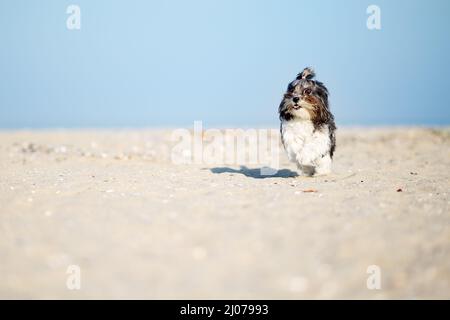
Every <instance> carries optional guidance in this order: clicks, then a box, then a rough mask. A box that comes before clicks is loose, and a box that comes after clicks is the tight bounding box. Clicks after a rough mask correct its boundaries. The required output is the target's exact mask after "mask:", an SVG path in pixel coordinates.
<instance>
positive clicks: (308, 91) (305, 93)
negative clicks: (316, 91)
mask: <svg viewBox="0 0 450 320" xmlns="http://www.w3.org/2000/svg"><path fill="white" fill-rule="evenodd" d="M311 92H312V90H311V89H305V90H303V94H304V95H307V96H309V95H310V94H311Z"/></svg>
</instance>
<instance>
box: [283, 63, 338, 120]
mask: <svg viewBox="0 0 450 320" xmlns="http://www.w3.org/2000/svg"><path fill="white" fill-rule="evenodd" d="M314 77H315V73H314V71H313V70H312V69H311V68H305V69H304V70H303V71H302V72H300V73H299V74H298V75H297V78H296V79H295V80H294V81H292V82H291V83H289V85H288V88H287V91H286V93H285V94H284V97H283V100H282V101H281V104H280V107H279V109H278V112H279V113H280V119H281V120H291V119H302V120H311V121H312V122H313V123H314V124H315V125H318V124H322V123H327V122H328V121H329V120H330V118H331V117H332V115H331V113H330V111H329V106H328V90H327V88H326V87H325V86H324V84H323V83H322V82H319V81H316V80H314Z"/></svg>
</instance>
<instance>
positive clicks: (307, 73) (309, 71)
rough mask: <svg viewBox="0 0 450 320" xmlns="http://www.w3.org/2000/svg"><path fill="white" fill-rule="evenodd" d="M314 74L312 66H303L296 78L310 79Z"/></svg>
mask: <svg viewBox="0 0 450 320" xmlns="http://www.w3.org/2000/svg"><path fill="white" fill-rule="evenodd" d="M315 76H316V73H315V72H314V70H313V69H312V68H309V67H308V68H305V69H303V71H302V72H300V73H299V74H298V75H297V80H311V79H313V78H314V77H315Z"/></svg>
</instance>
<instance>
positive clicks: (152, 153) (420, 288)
mask: <svg viewBox="0 0 450 320" xmlns="http://www.w3.org/2000/svg"><path fill="white" fill-rule="evenodd" d="M170 137H171V131H170V130H110V131H100V130H53V131H9V132H8V131H3V132H1V133H0V203H1V209H0V298H3V299H5V298H6V299H13V298H25V299H28V298H31V299H47V298H63V299H81V298H88V299H90V298H106V299H119V298H125V299H130V298H138V299H142V298H145V299H147V298H148V299H165V298H168V299H172V298H174V299H179V298H180V299H181V298H183V299H219V298H220V299H284V298H285V299H306V298H308V299H309V298H311V299H319V298H326V299H338V298H343V299H354V298H358V299H359V298H368V299H388V298H400V299H416V298H425V299H428V298H439V299H449V298H450V229H449V223H450V197H449V194H450V170H449V169H450V129H449V128H442V129H430V128H401V127H400V128H339V130H338V138H337V140H338V147H337V152H336V156H335V161H334V173H333V174H332V175H330V176H324V177H312V178H308V177H299V176H296V168H295V165H293V164H291V163H289V162H288V160H287V157H286V156H285V155H284V153H283V154H282V155H281V162H280V171H278V173H277V174H275V175H274V176H263V175H261V174H260V170H259V169H260V168H259V167H258V166H253V167H252V166H249V165H242V166H241V165H240V164H236V165H227V164H222V165H220V164H219V165H206V164H179V165H176V164H174V163H173V162H172V161H171V157H170V154H171V150H172V148H173V141H171V139H170ZM71 265H76V266H79V268H80V270H81V288H80V289H79V290H70V289H69V288H68V287H67V279H68V276H69V274H68V273H67V269H68V267H69V266H71ZM374 265H375V266H378V267H379V270H380V272H381V273H380V274H381V288H379V289H373V290H371V289H369V288H368V287H367V279H368V277H369V276H370V274H368V273H367V270H368V267H369V266H374Z"/></svg>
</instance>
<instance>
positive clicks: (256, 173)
mask: <svg viewBox="0 0 450 320" xmlns="http://www.w3.org/2000/svg"><path fill="white" fill-rule="evenodd" d="M209 170H210V171H211V172H212V173H216V174H220V173H237V174H243V175H244V176H246V177H249V178H254V179H266V178H295V177H298V174H297V172H295V171H292V170H289V169H282V170H275V169H272V168H264V169H263V168H255V169H249V168H247V167H246V166H241V167H240V169H233V168H229V167H217V168H211V169H209ZM264 172H266V173H273V174H263V173H264Z"/></svg>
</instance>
